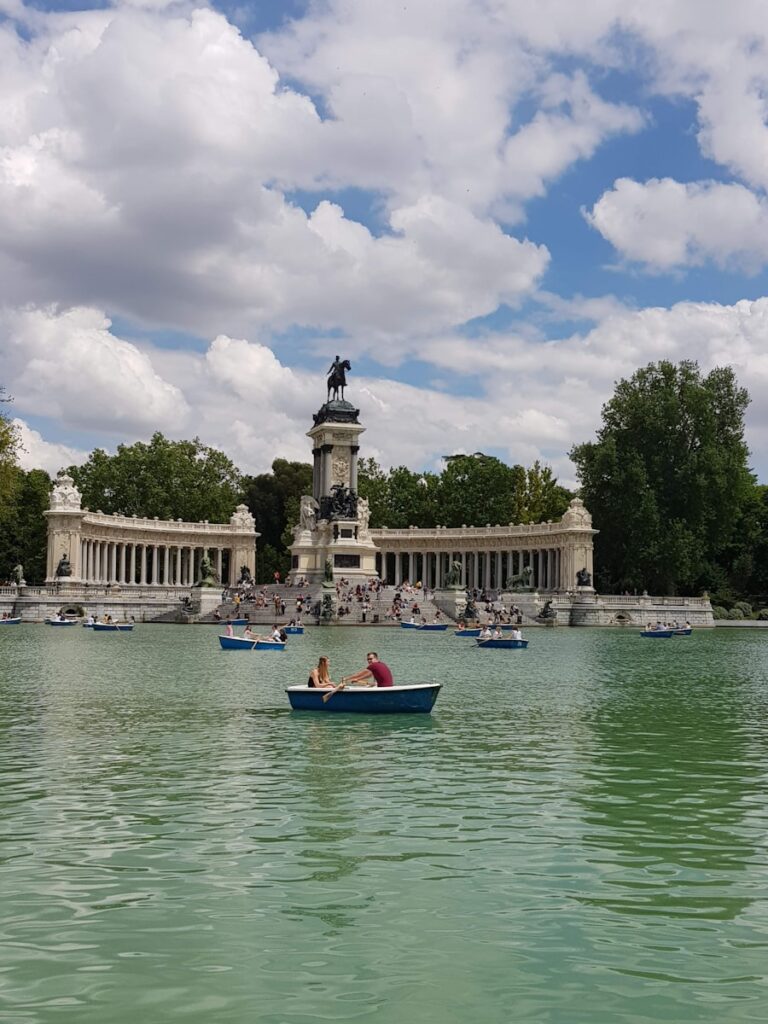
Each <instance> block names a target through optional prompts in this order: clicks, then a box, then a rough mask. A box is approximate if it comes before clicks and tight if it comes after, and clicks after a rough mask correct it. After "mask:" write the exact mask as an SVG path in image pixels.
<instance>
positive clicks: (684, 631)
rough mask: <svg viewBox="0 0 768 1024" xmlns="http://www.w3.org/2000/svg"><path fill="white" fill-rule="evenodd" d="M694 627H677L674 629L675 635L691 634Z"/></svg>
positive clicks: (673, 633)
mask: <svg viewBox="0 0 768 1024" xmlns="http://www.w3.org/2000/svg"><path fill="white" fill-rule="evenodd" d="M692 632H693V629H692V628H691V629H675V630H673V631H672V635H673V636H690V635H691V633H692Z"/></svg>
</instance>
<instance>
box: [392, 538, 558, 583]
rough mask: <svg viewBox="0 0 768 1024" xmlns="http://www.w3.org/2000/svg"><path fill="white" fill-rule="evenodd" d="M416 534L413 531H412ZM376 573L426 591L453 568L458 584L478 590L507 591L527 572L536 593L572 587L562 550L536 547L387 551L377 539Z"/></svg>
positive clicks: (440, 580)
mask: <svg viewBox="0 0 768 1024" xmlns="http://www.w3.org/2000/svg"><path fill="white" fill-rule="evenodd" d="M414 532H416V531H414ZM376 540H377V546H378V547H379V552H380V553H379V555H378V556H377V569H378V572H379V575H380V577H381V579H382V581H383V582H384V583H390V584H394V585H395V586H399V585H400V584H402V583H405V582H406V581H409V582H411V583H415V582H416V581H419V580H420V581H421V583H422V584H424V585H425V586H428V587H432V588H436V589H440V588H441V587H443V586H445V583H446V580H447V577H448V574H449V572H450V571H451V568H452V565H453V564H454V563H455V564H457V565H460V566H461V576H460V583H461V585H462V586H463V587H467V588H469V589H477V590H506V589H508V588H510V587H511V586H512V585H513V584H514V583H515V582H516V580H515V578H518V579H519V577H521V576H522V575H523V574H524V573H526V575H527V570H528V569H530V580H529V582H528V585H529V586H531V587H534V588H536V589H537V590H565V589H568V587H569V586H572V582H571V581H566V580H564V579H563V549H562V548H561V547H537V548H526V549H509V550H485V551H483V550H474V549H470V550H467V549H463V550H459V551H429V550H421V551H419V550H413V549H411V550H407V549H400V548H398V549H396V550H387V548H386V547H385V545H384V544H383V543H382V540H383V538H382V537H381V535H380V534H379V535H377V538H376Z"/></svg>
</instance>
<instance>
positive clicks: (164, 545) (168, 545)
mask: <svg viewBox="0 0 768 1024" xmlns="http://www.w3.org/2000/svg"><path fill="white" fill-rule="evenodd" d="M45 516H46V518H47V520H48V559H47V568H46V583H60V584H62V585H67V584H71V585H75V584H78V585H79V584H85V583H87V584H97V585H98V584H101V585H107V584H109V585H119V586H121V587H131V586H136V587H147V586H156V587H165V588H168V587H178V588H184V589H189V587H191V586H193V585H194V584H195V582H196V581H197V579H198V573H199V569H200V562H201V560H202V558H203V556H204V555H206V554H207V555H208V557H209V558H211V560H212V562H213V567H214V571H215V573H216V576H217V578H218V580H219V582H220V583H221V584H222V585H223V586H227V585H231V584H233V583H235V582H236V581H237V579H238V577H239V574H240V568H241V566H243V565H245V566H247V567H248V570H249V572H250V573H251V574H253V573H254V571H255V565H256V538H257V537H258V536H259V535H258V534H257V533H256V530H255V524H254V519H253V516H252V515H251V513H250V512H249V511H248V508H247V506H245V505H239V506H238V507H237V509H236V511H235V512H234V513H233V514H232V516H231V518H230V521H229V523H205V522H204V523H185V522H182V521H181V520H163V519H142V518H139V517H138V516H121V515H117V514H114V515H106V514H104V513H103V512H90V511H89V510H88V509H83V508H81V496H80V492H79V491H78V490H77V488H76V487H75V485H74V481H73V480H72V477H70V476H68V475H67V474H66V473H64V472H61V473H59V476H58V478H57V480H56V483H55V484H54V487H53V491H52V493H51V504H50V508H49V509H48V511H47V512H45ZM62 556H65V557H66V558H67V560H68V561H69V564H70V569H71V574H70V575H68V576H63V577H59V576H57V575H56V570H57V566H58V565H59V563H60V560H61V558H62Z"/></svg>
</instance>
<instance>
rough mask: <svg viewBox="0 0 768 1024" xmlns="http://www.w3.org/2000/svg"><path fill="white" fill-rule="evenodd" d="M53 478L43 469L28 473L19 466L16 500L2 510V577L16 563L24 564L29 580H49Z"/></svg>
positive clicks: (0, 519) (6, 576)
mask: <svg viewBox="0 0 768 1024" xmlns="http://www.w3.org/2000/svg"><path fill="white" fill-rule="evenodd" d="M50 493H51V478H50V477H49V476H48V474H47V473H46V472H45V471H44V470H42V469H31V470H29V471H27V472H25V471H24V470H23V469H19V468H18V467H15V469H14V481H13V489H12V500H11V502H10V503H9V504H7V505H6V506H5V508H4V510H3V511H2V512H0V579H8V578H9V577H10V575H11V573H12V572H13V569H14V567H15V566H16V565H19V564H21V565H22V566H23V567H24V576H25V578H26V581H27V583H34V584H40V583H42V582H43V581H44V580H45V568H46V565H45V559H46V551H47V523H46V520H45V516H44V515H43V512H45V510H46V509H47V508H48V504H49V499H50Z"/></svg>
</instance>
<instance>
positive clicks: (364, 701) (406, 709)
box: [285, 683, 442, 715]
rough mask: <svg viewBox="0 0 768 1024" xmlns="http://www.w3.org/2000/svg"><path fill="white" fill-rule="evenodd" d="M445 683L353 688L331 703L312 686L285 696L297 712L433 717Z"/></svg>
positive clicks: (323, 692)
mask: <svg viewBox="0 0 768 1024" xmlns="http://www.w3.org/2000/svg"><path fill="white" fill-rule="evenodd" d="M441 685H442V684H441V683H419V684H415V685H413V686H379V687H375V686H359V687H356V686H350V687H347V688H345V689H343V690H337V691H336V692H335V693H334V694H333V696H332V697H329V698H328V700H327V701H323V695H326V696H327V694H328V691H327V690H322V689H317V688H316V687H312V686H288V687H286V690H285V692H286V693H287V694H288V699H289V700H290V702H291V707H292V708H293V709H294V711H326V712H330V713H331V714H343V713H347V714H358V715H359V714H362V715H398V714H429V712H430V711H431V710H432V708H433V707H434V704H435V701H436V700H437V695H438V693H439V692H440V687H441Z"/></svg>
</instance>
